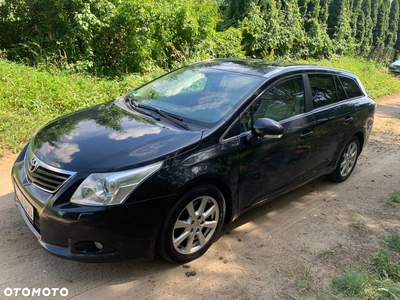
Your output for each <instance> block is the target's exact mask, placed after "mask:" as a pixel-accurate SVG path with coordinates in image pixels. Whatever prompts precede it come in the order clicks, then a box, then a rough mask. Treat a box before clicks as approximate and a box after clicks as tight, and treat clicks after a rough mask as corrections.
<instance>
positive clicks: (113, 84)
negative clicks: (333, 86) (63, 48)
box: [0, 57, 400, 156]
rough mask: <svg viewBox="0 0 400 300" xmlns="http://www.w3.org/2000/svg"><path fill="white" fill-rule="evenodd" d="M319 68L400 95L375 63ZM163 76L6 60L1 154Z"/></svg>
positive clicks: (399, 86)
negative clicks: (105, 75) (108, 74)
mask: <svg viewBox="0 0 400 300" xmlns="http://www.w3.org/2000/svg"><path fill="white" fill-rule="evenodd" d="M306 63H314V62H312V61H308V62H306ZM317 64H319V65H325V66H334V67H339V68H342V69H348V70H350V71H353V72H354V73H356V74H357V75H358V76H359V77H360V79H361V81H362V82H363V83H364V85H365V87H366V89H367V91H369V93H370V95H371V97H373V98H377V97H380V96H383V95H387V94H393V93H397V92H399V91H400V82H399V81H398V80H396V79H395V78H394V76H392V75H390V74H388V73H387V70H386V68H384V67H383V66H379V65H375V64H373V63H371V62H366V61H362V60H356V59H354V58H345V57H341V58H337V59H334V60H321V61H318V62H317ZM163 72H164V71H163V70H161V69H154V70H152V71H151V72H150V73H148V74H129V75H126V76H125V77H124V78H115V79H114V80H107V79H102V78H97V77H93V76H87V75H84V74H70V73H67V72H61V71H57V70H55V69H53V70H51V71H50V72H49V71H46V70H39V69H35V68H31V67H26V66H22V65H19V64H16V63H11V62H8V61H6V60H4V59H0V91H1V93H0V156H1V155H2V154H3V153H4V151H10V150H11V151H13V152H19V151H20V150H21V149H22V147H23V146H24V145H25V143H26V142H27V141H28V139H29V138H30V137H31V136H32V135H33V133H34V132H35V130H36V129H37V128H38V127H40V126H42V125H44V124H46V123H47V122H49V121H50V120H52V119H54V118H56V117H58V116H61V115H65V114H68V113H70V112H73V111H76V110H79V109H82V108H85V107H88V106H91V105H94V104H97V103H101V102H105V101H107V100H110V99H113V98H115V97H117V96H119V95H121V94H124V93H125V92H126V91H128V90H130V89H132V88H134V87H137V86H140V85H141V84H143V83H144V82H147V81H149V80H151V79H153V78H155V77H157V76H159V75H161V74H162V73H163Z"/></svg>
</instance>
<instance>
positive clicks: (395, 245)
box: [383, 233, 400, 253]
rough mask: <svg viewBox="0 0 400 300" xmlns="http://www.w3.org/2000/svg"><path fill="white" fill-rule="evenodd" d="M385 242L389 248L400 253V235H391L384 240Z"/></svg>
mask: <svg viewBox="0 0 400 300" xmlns="http://www.w3.org/2000/svg"><path fill="white" fill-rule="evenodd" d="M383 242H384V244H385V245H386V246H388V247H389V248H392V249H394V250H396V251H397V252H399V253H400V234H398V233H389V234H387V235H386V236H385V237H384V238H383Z"/></svg>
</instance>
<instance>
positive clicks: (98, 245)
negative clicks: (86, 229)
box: [94, 242, 103, 250]
mask: <svg viewBox="0 0 400 300" xmlns="http://www.w3.org/2000/svg"><path fill="white" fill-rule="evenodd" d="M94 245H95V247H96V248H97V249H99V250H101V249H103V245H102V244H100V243H99V242H94Z"/></svg>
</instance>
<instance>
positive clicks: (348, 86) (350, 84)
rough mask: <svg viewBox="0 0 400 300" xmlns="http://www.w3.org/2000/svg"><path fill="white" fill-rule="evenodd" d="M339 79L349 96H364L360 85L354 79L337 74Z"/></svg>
mask: <svg viewBox="0 0 400 300" xmlns="http://www.w3.org/2000/svg"><path fill="white" fill-rule="evenodd" d="M339 79H340V81H341V82H342V85H343V88H344V90H345V91H346V94H347V96H348V97H349V98H355V97H361V96H364V93H363V92H362V90H361V88H360V86H359V85H358V84H357V82H356V81H355V80H354V79H352V78H349V77H343V76H339Z"/></svg>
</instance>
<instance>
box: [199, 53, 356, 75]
mask: <svg viewBox="0 0 400 300" xmlns="http://www.w3.org/2000/svg"><path fill="white" fill-rule="evenodd" d="M193 65H195V66H199V67H205V68H212V69H217V70H221V71H227V72H235V73H241V74H248V75H254V76H262V77H272V76H274V75H277V74H279V73H285V74H287V73H291V72H293V73H295V72H306V71H308V72H310V71H311V72H321V71H323V72H330V73H341V74H343V75H347V76H352V77H354V76H355V75H354V74H352V73H351V72H349V71H345V70H341V69H337V68H331V67H324V66H317V65H312V64H308V65H307V64H300V63H288V62H279V61H267V60H262V59H253V58H217V59H212V60H206V61H201V62H198V63H195V64H193Z"/></svg>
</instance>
